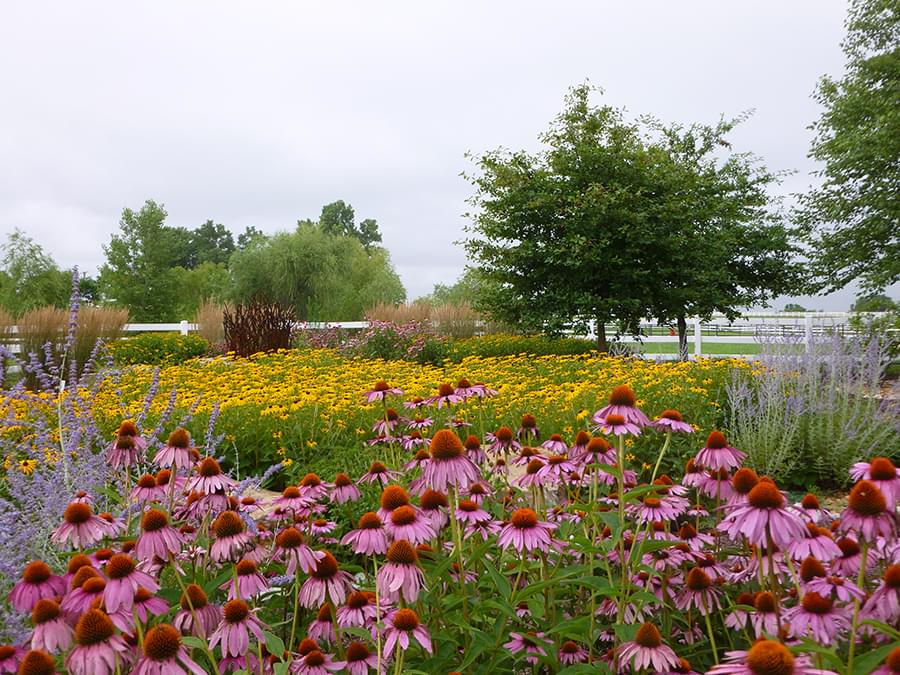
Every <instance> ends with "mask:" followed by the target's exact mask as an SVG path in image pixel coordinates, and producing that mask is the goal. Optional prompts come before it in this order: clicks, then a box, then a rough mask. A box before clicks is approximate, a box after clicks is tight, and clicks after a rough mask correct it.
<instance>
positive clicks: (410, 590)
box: [376, 539, 425, 602]
mask: <svg viewBox="0 0 900 675" xmlns="http://www.w3.org/2000/svg"><path fill="white" fill-rule="evenodd" d="M418 561H419V555H418V553H416V549H415V548H414V547H413V546H412V544H410V543H409V542H408V541H406V540H405V539H398V540H397V541H395V542H394V543H393V544H391V547H390V548H389V549H388V552H387V562H386V563H385V565H384V566H383V567H382V568H381V569H380V570H378V579H377V582H376V583H377V584H378V592H379V593H380V594H381V597H382V598H383V599H384V600H387V601H388V602H398V601H399V600H400V598H401V597H402V598H403V599H404V600H406V602H415V601H416V598H418V597H419V591H420V590H422V588H423V587H424V586H425V575H424V574H422V570H421V569H419V565H418Z"/></svg>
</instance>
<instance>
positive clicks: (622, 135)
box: [465, 85, 798, 345]
mask: <svg viewBox="0 0 900 675" xmlns="http://www.w3.org/2000/svg"><path fill="white" fill-rule="evenodd" d="M591 91H592V90H591V88H590V87H588V86H586V85H584V86H579V87H575V88H573V89H572V90H571V91H570V93H569V95H568V96H567V98H566V105H565V109H564V110H563V112H562V113H561V114H560V115H559V116H558V117H557V118H556V120H555V121H554V122H553V124H552V125H551V127H550V129H549V130H548V131H547V132H546V133H544V134H543V135H541V137H540V139H541V141H542V142H543V143H544V144H545V146H546V149H545V150H542V151H540V152H538V153H535V154H529V153H526V152H524V151H516V152H511V151H508V150H503V149H500V150H495V151H492V152H488V153H486V154H484V155H483V156H481V157H478V158H477V160H476V161H477V166H478V169H479V171H478V173H477V174H476V175H474V176H470V180H471V181H472V183H473V185H474V186H475V189H476V192H475V195H474V196H473V197H472V199H471V203H472V205H473V206H474V207H475V210H474V211H473V213H472V214H471V218H472V224H471V225H470V226H469V228H468V232H469V233H470V234H471V235H472V236H471V237H470V238H468V239H467V240H466V242H465V245H466V249H467V251H468V253H469V255H470V256H471V258H472V260H473V264H474V265H476V266H477V267H478V268H479V270H480V273H481V275H482V276H483V278H484V279H485V282H486V283H485V284H484V288H483V290H482V294H483V298H482V301H483V303H484V304H486V305H487V306H488V307H489V309H490V311H491V313H492V314H493V315H494V316H495V317H497V318H499V319H501V320H503V321H506V322H509V323H514V324H519V325H523V326H525V327H528V328H534V329H540V330H545V331H549V332H558V331H560V330H562V329H564V328H568V327H576V328H581V329H585V328H587V326H588V325H589V324H590V323H592V322H593V321H594V320H596V322H597V324H598V327H599V329H600V330H599V338H600V340H601V344H602V345H605V335H604V333H603V326H604V325H605V324H606V323H607V322H618V323H620V324H621V325H622V326H624V327H625V328H626V329H628V328H630V327H631V326H633V325H634V324H636V323H637V322H638V321H640V320H641V319H646V318H656V319H659V320H660V321H666V322H668V321H673V320H675V321H678V322H679V325H680V327H682V328H683V322H684V318H685V317H687V316H691V315H700V316H708V315H709V314H711V313H712V312H715V311H721V312H725V313H728V314H735V313H737V311H738V308H740V307H744V306H748V305H751V304H754V303H759V302H765V301H766V300H768V299H770V298H771V297H773V295H776V294H780V293H784V292H788V291H790V290H792V289H793V288H794V287H795V285H797V279H798V277H797V275H798V267H797V266H796V265H795V264H794V263H792V262H791V254H792V252H794V251H795V250H796V246H795V244H794V242H793V239H792V236H791V235H792V233H791V231H790V230H789V229H788V228H787V227H786V226H785V225H784V223H783V220H782V219H781V217H780V214H779V213H778V211H777V209H773V208H772V207H771V205H770V202H769V199H768V197H767V188H768V187H769V186H770V185H772V184H774V183H775V182H777V180H778V176H776V175H774V174H772V173H771V172H769V171H767V170H766V169H765V168H764V167H763V166H762V164H761V162H759V160H758V159H756V158H755V157H753V156H752V155H749V154H739V153H732V152H731V151H730V145H729V144H728V141H727V140H725V136H726V134H727V133H728V132H729V131H730V130H731V129H732V128H733V127H734V125H735V124H737V123H738V122H740V121H741V120H740V119H738V120H733V121H722V122H720V123H719V124H717V125H713V126H706V125H692V126H690V127H687V128H685V127H681V126H677V125H671V126H664V125H662V124H661V123H659V122H657V121H655V120H652V119H646V118H645V119H643V120H641V121H639V122H631V121H627V120H626V119H625V117H624V114H623V113H622V111H620V110H617V109H615V108H613V107H611V106H594V105H592V104H591V102H590V100H589V97H590V93H591ZM682 333H683V330H682Z"/></svg>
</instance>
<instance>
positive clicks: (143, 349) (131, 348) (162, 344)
mask: <svg viewBox="0 0 900 675" xmlns="http://www.w3.org/2000/svg"><path fill="white" fill-rule="evenodd" d="M109 352H110V354H111V355H112V357H113V359H114V361H115V362H116V364H117V365H120V366H130V365H137V364H143V365H156V366H174V365H178V364H179V363H184V362H185V361H187V360H189V359H193V358H196V357H198V356H203V355H204V354H207V353H208V352H209V343H208V342H207V341H206V340H204V339H203V338H202V337H200V336H199V335H179V334H177V333H141V334H140V335H135V336H134V337H130V338H126V339H122V340H116V341H115V342H113V343H112V344H110V345H109Z"/></svg>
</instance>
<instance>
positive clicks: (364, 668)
mask: <svg viewBox="0 0 900 675" xmlns="http://www.w3.org/2000/svg"><path fill="white" fill-rule="evenodd" d="M377 667H378V654H377V653H376V652H370V651H369V648H368V647H366V645H364V644H363V643H362V642H351V643H350V644H349V645H347V672H348V673H349V674H350V675H368V674H369V669H370V668H371V669H375V668H377Z"/></svg>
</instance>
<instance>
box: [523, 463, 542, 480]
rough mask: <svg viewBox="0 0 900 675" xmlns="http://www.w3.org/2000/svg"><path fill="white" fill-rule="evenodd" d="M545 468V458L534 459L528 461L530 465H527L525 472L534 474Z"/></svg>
mask: <svg viewBox="0 0 900 675" xmlns="http://www.w3.org/2000/svg"><path fill="white" fill-rule="evenodd" d="M543 468H544V460H542V459H532V460H531V461H529V462H528V466H527V467H525V473H527V474H528V475H530V476H533V475H534V474H536V473H537V472H538V471H540V470H541V469H543Z"/></svg>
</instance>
